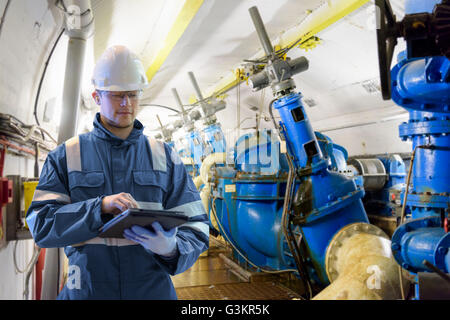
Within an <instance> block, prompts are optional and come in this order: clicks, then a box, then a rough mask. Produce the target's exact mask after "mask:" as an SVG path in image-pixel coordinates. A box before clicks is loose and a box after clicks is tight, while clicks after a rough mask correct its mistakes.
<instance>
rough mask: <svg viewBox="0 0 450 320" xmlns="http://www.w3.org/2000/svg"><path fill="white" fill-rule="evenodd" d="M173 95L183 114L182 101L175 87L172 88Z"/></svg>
mask: <svg viewBox="0 0 450 320" xmlns="http://www.w3.org/2000/svg"><path fill="white" fill-rule="evenodd" d="M172 93H173V96H174V97H175V101H176V102H177V105H178V108H180V110H181V112H183V114H184V108H183V103H182V102H181V99H180V96H179V95H178V91H177V89H175V88H172Z"/></svg>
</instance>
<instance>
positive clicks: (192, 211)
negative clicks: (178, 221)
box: [169, 200, 209, 237]
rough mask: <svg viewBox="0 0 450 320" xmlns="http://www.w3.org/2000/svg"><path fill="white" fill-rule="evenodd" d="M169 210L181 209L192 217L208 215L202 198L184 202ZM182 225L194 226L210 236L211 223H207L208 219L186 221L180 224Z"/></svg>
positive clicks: (193, 227)
mask: <svg viewBox="0 0 450 320" xmlns="http://www.w3.org/2000/svg"><path fill="white" fill-rule="evenodd" d="M169 211H181V212H183V213H184V214H185V215H186V216H188V217H190V218H192V217H197V216H206V212H205V208H204V207H203V204H202V201H201V200H198V201H193V202H189V203H185V204H182V205H181V206H178V207H174V208H171V209H169ZM180 227H188V228H192V229H194V230H196V231H199V232H201V233H203V234H205V235H206V236H207V237H209V225H208V224H207V223H206V221H205V222H202V221H193V222H186V223H183V224H182V225H180Z"/></svg>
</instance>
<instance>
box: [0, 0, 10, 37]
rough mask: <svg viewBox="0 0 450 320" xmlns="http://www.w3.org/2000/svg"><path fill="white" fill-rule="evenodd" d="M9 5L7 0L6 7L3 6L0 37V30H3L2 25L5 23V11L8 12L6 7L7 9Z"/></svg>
mask: <svg viewBox="0 0 450 320" xmlns="http://www.w3.org/2000/svg"><path fill="white" fill-rule="evenodd" d="M10 3H11V0H8V1H7V2H6V5H5V10H3V15H2V16H1V17H0V19H1V20H0V35H1V34H2V29H3V23H4V22H5V17H6V11H8V7H9V4H10Z"/></svg>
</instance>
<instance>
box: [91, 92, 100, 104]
mask: <svg viewBox="0 0 450 320" xmlns="http://www.w3.org/2000/svg"><path fill="white" fill-rule="evenodd" d="M92 98H94V101H95V103H96V104H98V105H100V95H99V94H98V92H97V91H94V92H92Z"/></svg>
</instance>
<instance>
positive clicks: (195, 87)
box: [188, 71, 203, 100]
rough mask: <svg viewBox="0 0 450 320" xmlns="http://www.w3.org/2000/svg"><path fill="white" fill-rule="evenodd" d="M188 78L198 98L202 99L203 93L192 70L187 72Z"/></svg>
mask: <svg viewBox="0 0 450 320" xmlns="http://www.w3.org/2000/svg"><path fill="white" fill-rule="evenodd" d="M188 75H189V78H190V79H191V82H192V85H193V86H194V89H195V92H196V93H197V98H198V100H203V95H202V92H201V90H200V87H199V86H198V83H197V80H196V79H195V76H194V73H192V71H189V72H188Z"/></svg>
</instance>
